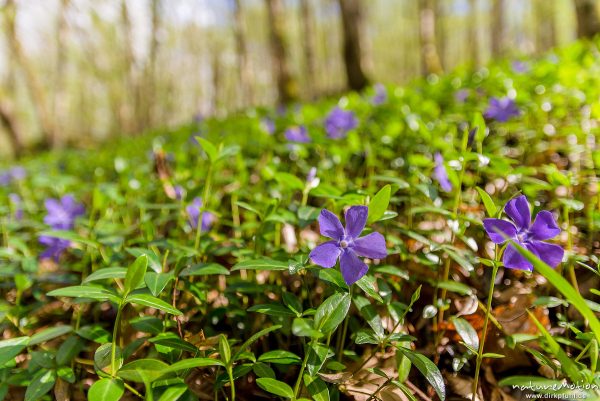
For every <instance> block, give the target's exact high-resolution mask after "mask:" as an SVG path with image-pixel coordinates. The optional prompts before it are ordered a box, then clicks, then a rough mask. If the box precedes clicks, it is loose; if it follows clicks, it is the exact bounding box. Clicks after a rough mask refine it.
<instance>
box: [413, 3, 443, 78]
mask: <svg viewBox="0 0 600 401" xmlns="http://www.w3.org/2000/svg"><path fill="white" fill-rule="evenodd" d="M419 5H420V7H419V22H420V31H421V32H420V33H421V66H422V67H421V68H422V72H423V74H425V75H428V74H441V73H442V72H443V69H442V63H441V61H440V56H439V54H438V50H437V46H436V43H435V37H436V35H435V30H436V29H435V9H434V3H433V0H419Z"/></svg>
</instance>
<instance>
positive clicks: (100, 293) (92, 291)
mask: <svg viewBox="0 0 600 401" xmlns="http://www.w3.org/2000/svg"><path fill="white" fill-rule="evenodd" d="M46 295H48V296H50V297H71V298H89V299H94V300H96V301H111V302H114V303H115V304H118V303H120V302H121V298H119V297H118V296H117V295H115V294H114V293H112V292H110V291H108V290H106V289H104V288H99V287H92V286H91V285H75V286H72V287H65V288H59V289H58V290H54V291H50V292H49V293H48V294H46Z"/></svg>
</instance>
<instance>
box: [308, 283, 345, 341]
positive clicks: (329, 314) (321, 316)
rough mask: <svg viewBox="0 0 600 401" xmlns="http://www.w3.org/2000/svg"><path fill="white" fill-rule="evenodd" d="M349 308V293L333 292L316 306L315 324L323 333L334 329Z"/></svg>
mask: <svg viewBox="0 0 600 401" xmlns="http://www.w3.org/2000/svg"><path fill="white" fill-rule="evenodd" d="M349 309H350V294H347V293H339V292H338V293H335V294H334V295H332V296H330V297H329V298H327V299H326V300H325V301H323V303H322V304H321V305H319V307H318V308H317V313H315V326H316V328H317V330H320V331H321V332H322V333H323V334H328V333H331V332H332V331H334V330H335V329H336V328H337V327H338V326H339V324H340V323H342V321H343V320H344V318H345V317H346V315H347V314H348V310H349Z"/></svg>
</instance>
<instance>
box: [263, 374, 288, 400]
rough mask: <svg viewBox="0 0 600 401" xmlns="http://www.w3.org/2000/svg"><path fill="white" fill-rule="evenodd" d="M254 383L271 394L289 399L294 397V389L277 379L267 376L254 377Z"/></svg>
mask: <svg viewBox="0 0 600 401" xmlns="http://www.w3.org/2000/svg"><path fill="white" fill-rule="evenodd" d="M256 384H258V387H260V388H262V389H263V390H265V391H267V392H269V393H271V394H275V395H278V396H280V397H285V398H290V399H293V398H294V391H293V390H292V388H291V387H290V386H289V385H287V384H285V383H284V382H280V381H279V380H275V379H271V378H269V377H261V378H258V379H256Z"/></svg>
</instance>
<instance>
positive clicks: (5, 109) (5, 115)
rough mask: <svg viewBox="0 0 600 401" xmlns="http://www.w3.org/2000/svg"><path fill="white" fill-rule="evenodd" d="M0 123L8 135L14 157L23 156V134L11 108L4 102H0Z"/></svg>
mask: <svg viewBox="0 0 600 401" xmlns="http://www.w3.org/2000/svg"><path fill="white" fill-rule="evenodd" d="M0 123H1V124H2V127H4V129H5V130H6V133H7V134H8V139H9V140H10V144H11V147H12V150H13V155H14V156H15V157H17V158H18V157H20V156H21V155H22V154H23V150H24V146H23V141H22V138H23V133H22V131H21V128H20V127H19V124H18V122H17V119H16V118H15V114H14V110H13V108H12V106H11V105H10V104H9V103H8V102H6V101H0Z"/></svg>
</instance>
